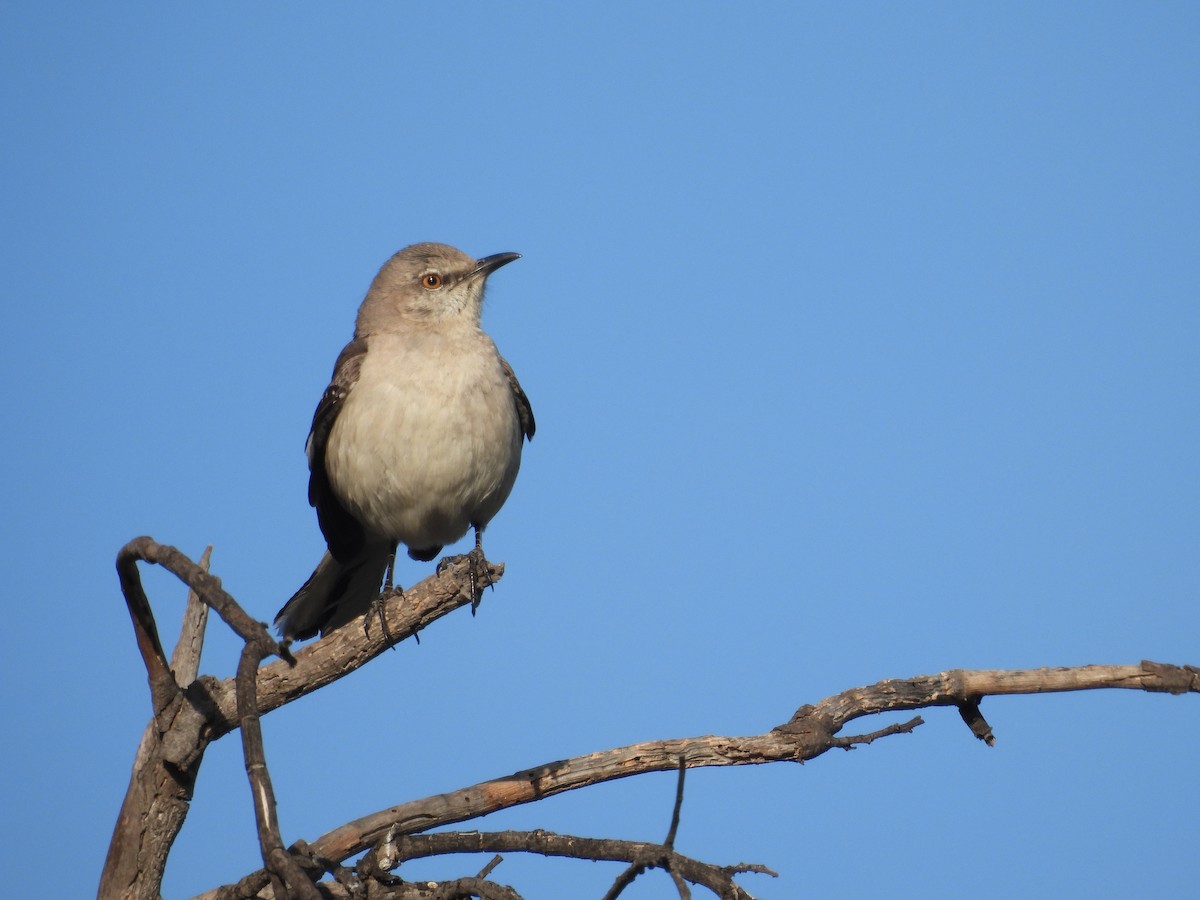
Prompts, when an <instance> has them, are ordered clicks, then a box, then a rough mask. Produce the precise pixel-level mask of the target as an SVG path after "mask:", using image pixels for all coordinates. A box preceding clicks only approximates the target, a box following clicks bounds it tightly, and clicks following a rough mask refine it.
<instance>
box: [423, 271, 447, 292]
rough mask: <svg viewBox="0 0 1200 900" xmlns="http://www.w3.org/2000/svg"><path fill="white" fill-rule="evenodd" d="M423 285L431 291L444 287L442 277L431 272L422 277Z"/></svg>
mask: <svg viewBox="0 0 1200 900" xmlns="http://www.w3.org/2000/svg"><path fill="white" fill-rule="evenodd" d="M421 284H423V285H424V286H425V287H427V288H428V289H429V290H431V291H436V290H437V289H438V288H440V287H441V286H442V276H441V275H439V274H438V273H437V272H430V273H429V274H427V275H423V276H421Z"/></svg>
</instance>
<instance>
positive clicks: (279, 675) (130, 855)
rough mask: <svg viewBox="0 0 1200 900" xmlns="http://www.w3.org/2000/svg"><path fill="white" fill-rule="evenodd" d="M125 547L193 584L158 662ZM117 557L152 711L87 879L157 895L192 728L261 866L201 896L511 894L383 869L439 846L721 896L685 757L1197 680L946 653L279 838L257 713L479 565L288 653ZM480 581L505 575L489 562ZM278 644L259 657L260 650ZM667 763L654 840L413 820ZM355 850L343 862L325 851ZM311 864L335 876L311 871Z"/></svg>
mask: <svg viewBox="0 0 1200 900" xmlns="http://www.w3.org/2000/svg"><path fill="white" fill-rule="evenodd" d="M139 561H145V562H154V563H158V564H161V565H164V566H165V567H167V568H168V569H170V570H171V571H172V572H174V573H175V574H176V575H178V576H179V577H180V578H181V579H182V580H184V581H185V582H186V583H187V584H188V585H189V586H190V587H191V588H192V590H193V596H192V597H191V598H190V599H189V605H188V612H187V613H186V614H185V625H184V629H183V634H182V635H181V637H180V640H179V642H178V645H177V647H176V650H175V654H174V656H173V658H172V661H171V663H170V664H168V662H167V660H166V657H165V654H164V653H163V650H162V646H161V643H160V641H159V638H158V632H157V627H156V625H155V622H154V618H153V615H152V613H151V611H150V605H149V602H148V601H147V599H146V597H145V594H144V593H143V592H142V588H141V581H140V578H139V576H138V574H137V563H138V562H139ZM117 568H118V572H119V574H120V578H121V587H122V591H123V593H124V594H125V598H126V603H127V606H128V608H129V612H130V616H131V620H132V622H133V627H134V633H135V638H136V642H137V646H138V649H139V651H140V652H141V654H142V658H143V661H144V663H145V665H146V670H147V675H148V678H149V682H150V695H151V701H152V713H153V718H152V720H151V722H150V724H149V725H148V726H147V728H146V732H145V733H144V735H143V737H142V742H141V745H140V746H139V748H138V753H137V757H136V759H135V762H134V769H133V775H132V777H131V779H130V785H129V789H128V792H127V794H126V797H125V801H124V804H123V805H122V808H121V812H120V816H119V817H118V821H117V825H116V828H115V829H114V832H113V838H112V843H111V846H110V848H109V854H108V859H107V861H106V864H105V869H104V872H103V875H102V878H101V883H100V891H99V896H100V897H101V898H102V900H108V898H118V897H120V898H147V900H153V898H157V897H158V892H159V885H160V883H161V879H162V873H163V869H164V867H165V863H166V859H167V854H168V853H169V852H170V848H171V845H172V843H173V841H174V839H175V836H176V835H177V834H178V833H179V829H180V828H181V827H182V825H183V821H184V818H185V816H186V815H187V810H188V803H189V801H190V799H191V794H192V788H193V786H194V784H195V779H196V773H197V771H198V770H199V766H200V763H201V761H202V760H203V756H204V751H205V749H206V748H207V746H208V744H209V743H210V742H211V741H213V740H216V739H218V738H220V737H222V736H223V735H225V734H227V733H229V732H230V731H233V730H235V729H239V730H240V731H241V734H242V739H243V749H244V755H245V760H246V770H247V777H248V779H249V782H250V786H251V797H252V802H253V805H254V811H255V815H256V819H257V821H258V824H259V841H260V846H261V849H262V855H263V860H264V866H265V867H264V868H263V869H261V870H259V871H257V872H252V873H250V874H248V875H247V876H246V877H245V878H243V879H241V880H240V881H239V882H238V883H237V884H235V885H227V886H225V887H222V888H217V889H214V890H213V891H210V892H208V893H207V894H204V895H202V896H203V897H205V898H208V900H218V898H234V897H242V898H248V897H255V896H259V897H284V896H289V897H303V898H306V900H307V898H314V897H348V896H367V897H393V898H409V897H426V898H428V897H447V898H449V897H467V896H475V897H495V898H505V900H512V898H519V895H518V894H517V893H516V892H515V891H514V890H513V889H512V888H509V887H505V886H502V885H498V884H496V883H494V882H492V881H489V880H488V879H487V875H488V872H489V871H490V867H489V869H485V871H484V872H482V873H480V874H479V875H477V876H475V877H473V878H463V879H458V880H456V881H455V882H444V883H442V884H441V885H437V886H436V887H429V886H425V885H411V884H404V883H401V882H399V881H398V880H396V879H392V878H390V877H389V876H388V874H387V873H388V871H390V870H391V869H392V868H394V867H395V866H397V865H399V863H401V862H403V861H404V860H406V859H412V858H416V857H418V856H427V855H433V854H442V853H465V852H480V851H492V852H513V851H520V852H530V853H540V854H543V855H560V856H572V857H576V858H580V859H591V860H600V859H604V860H619V861H624V862H627V863H629V868H628V869H627V870H626V872H625V873H623V874H622V875H621V876H620V877H619V878H618V880H617V882H616V883H615V884H614V886H613V889H612V890H611V891H610V892H609V896H610V897H616V896H617V895H618V894H620V893H621V891H622V890H623V889H624V886H625V885H626V884H628V883H629V882H631V881H632V880H633V879H634V878H636V877H637V875H638V874H639V873H640V872H641V871H643V870H645V869H647V868H662V869H664V870H666V871H667V872H668V873H669V874H670V876H671V877H672V878H673V879H674V880H675V883H676V886H677V888H678V890H679V892H680V895H681V896H687V895H688V892H689V889H688V887H687V884H688V883H691V884H695V885H702V886H704V887H707V888H708V889H709V890H711V891H713V893H715V894H717V895H718V896H721V897H731V898H748V897H749V896H750V895H749V894H748V893H746V892H745V890H744V889H743V888H741V887H740V886H738V885H737V884H736V883H735V882H734V881H733V876H734V875H735V874H738V873H741V872H751V871H753V872H768V873H769V870H768V869H766V868H765V867H763V866H758V865H744V864H739V865H735V866H716V865H713V864H710V863H704V862H700V861H697V860H691V859H688V858H687V857H684V856H681V855H680V854H678V853H676V852H675V850H674V847H673V841H674V833H675V826H676V825H677V824H678V817H679V804H680V802H681V801H682V779H683V775H684V773H685V772H686V770H687V769H690V768H696V767H700V766H731V765H754V764H759V763H767V762H804V761H805V760H808V759H812V758H813V757H815V756H819V755H820V754H822V753H825V752H826V751H827V750H830V749H833V748H843V749H848V748H850V747H852V746H854V745H857V744H867V743H871V742H873V741H875V740H878V739H880V738H883V737H887V736H890V735H895V734H903V733H908V732H911V731H912V730H913V729H914V728H916V727H918V726H919V725H921V724H922V720H921V718H920V717H919V716H918V717H914V718H913V719H911V720H910V721H908V722H906V723H903V724H899V725H890V726H888V727H886V728H882V729H880V730H878V731H874V732H869V733H865V734H856V735H842V734H841V731H842V729H843V728H845V726H846V725H848V724H849V723H850V722H852V721H854V720H855V719H858V718H862V717H864V716H870V715H874V714H877V713H884V712H895V711H901V710H907V711H911V710H917V709H924V708H929V707H938V706H953V707H956V708H957V709H958V711H959V713H960V714H961V715H962V718H963V721H964V722H965V723H966V724H967V726H968V727H969V728H970V730H971V732H972V733H973V734H974V735H975V736H976V737H978V738H979V739H980V740H982V741H984V742H985V743H987V744H989V745H990V744H991V743H993V742H994V740H995V738H994V735H993V733H992V729H991V726H990V725H989V724H988V722H987V721H986V719H984V717H983V714H982V712H981V710H980V701H981V700H982V698H984V697H986V696H989V695H1002V694H1039V693H1048V692H1061V691H1083V690H1096V689H1100V688H1110V689H1111V688H1119V689H1125V690H1139V691H1150V692H1166V693H1173V694H1183V693H1200V669H1198V668H1197V667H1195V666H1187V665H1185V666H1174V665H1164V664H1160V663H1152V662H1142V663H1140V664H1137V665H1113V666H1104V665H1099V666H1075V667H1069V668H1044V669H1015V670H1003V669H990V670H965V669H955V670H951V671H948V672H942V673H940V674H937V675H922V676H917V677H915V678H905V679H889V680H886V681H880V682H877V683H875V684H871V685H867V686H864V687H859V688H852V689H850V690H847V691H843V692H841V693H839V694H835V695H833V696H831V697H827V698H826V699H824V700H821V701H820V702H818V703H815V704H807V705H804V706H801V707H800V708H799V709H797V710H796V711H795V712H794V713H793V714H792V715H791V716H790V717H789V718H788V720H787V721H786V722H784V723H783V724H781V725H778V726H776V727H775V728H772V729H771V730H770V731H767V732H765V733H763V734H757V735H749V736H743V737H726V736H718V735H703V736H699V737H691V738H675V739H669V740H660V741H647V742H643V743H638V744H632V745H629V746H627V747H618V748H615V749H611V750H602V751H599V752H596V753H590V754H587V755H584V756H577V757H574V758H571V759H562V760H555V761H552V762H547V763H543V764H541V765H538V766H535V767H533V768H530V769H523V770H521V771H519V772H514V773H513V774H511V775H507V776H504V777H502V778H495V779H492V780H490V781H485V782H482V783H480V784H476V785H472V786H470V787H466V788H462V789H460V790H457V791H452V792H449V793H445V794H436V795H433V796H430V797H425V798H422V799H419V800H411V801H407V802H403V803H400V804H397V805H394V806H390V807H388V808H386V809H382V810H380V811H378V812H375V813H372V814H371V815H368V816H364V817H362V818H360V819H356V820H354V821H352V822H347V823H345V824H344V825H340V826H338V827H336V828H334V829H333V830H332V831H330V832H328V833H327V834H325V835H323V836H321V837H319V838H317V839H316V840H315V841H313V842H312V843H310V844H305V843H303V842H298V843H297V844H296V845H293V847H291V848H289V849H288V850H285V849H284V848H283V845H282V841H281V839H280V836H279V829H278V825H277V822H276V820H275V801H274V795H273V792H272V788H271V782H270V776H269V773H268V769H267V754H266V751H265V748H264V747H263V744H262V734H261V731H260V729H259V725H258V722H259V716H260V715H261V714H264V713H267V712H270V711H271V710H273V709H277V708H278V707H280V706H282V705H283V704H285V703H288V702H290V701H292V700H294V699H296V698H298V697H302V696H304V695H305V694H307V693H310V692H311V691H314V690H317V689H319V688H321V687H323V686H324V685H326V684H329V683H330V682H332V681H334V680H336V679H338V678H341V677H344V676H345V675H348V674H349V673H350V672H353V671H354V670H355V669H357V668H359V667H360V666H362V665H364V664H365V663H366V662H368V661H370V660H371V659H373V658H374V657H376V656H378V655H379V654H380V653H382V652H383V651H384V650H386V649H387V648H388V647H390V646H392V645H393V644H394V643H396V642H398V641H401V640H404V639H405V638H407V637H410V636H412V635H414V634H416V633H417V632H419V631H420V630H421V629H422V628H424V627H425V626H427V625H429V624H430V623H432V622H434V621H436V620H437V619H438V618H440V617H441V616H444V615H446V614H447V613H448V612H451V611H453V610H454V609H457V608H458V607H460V606H464V605H466V604H468V603H475V602H478V599H479V598H478V596H477V594H476V590H477V587H478V584H477V580H476V579H473V578H472V575H471V572H470V571H469V568H470V567H469V565H468V564H467V563H465V562H463V563H459V564H457V565H451V566H449V567H447V568H446V569H445V570H444V571H442V572H440V573H439V574H437V575H435V576H433V577H431V578H429V579H426V580H425V581H424V582H422V583H421V584H419V585H417V586H415V587H413V588H411V589H409V590H408V591H406V592H405V593H404V594H403V596H398V597H393V598H391V599H390V600H389V601H388V602H387V603H386V604H385V605H384V607H383V610H382V615H383V616H384V617H385V618H386V628H384V627H380V622H379V620H378V619H377V618H375V617H374V614H372V617H371V619H370V622H369V624H372V625H373V626H374V627H371V628H370V629H366V628H364V627H363V622H362V621H361V620H360V621H356V622H352V623H350V624H349V625H347V626H345V627H343V628H341V629H338V630H337V631H335V632H333V633H332V634H331V635H329V636H328V637H326V638H324V639H323V640H321V641H318V642H316V643H314V644H311V645H309V646H307V647H305V648H303V649H301V650H299V651H298V652H297V653H295V655H294V656H293V655H292V653H291V651H290V648H289V647H287V646H286V645H280V644H277V643H276V642H275V641H274V640H273V639H272V638H271V637H270V635H269V634H268V633H267V632H266V629H265V627H264V626H263V625H262V624H261V623H257V622H254V621H253V620H252V619H250V617H248V616H246V614H245V613H244V612H243V611H242V610H241V608H240V607H238V605H237V603H236V602H235V601H234V600H233V598H232V597H229V595H228V594H225V592H224V591H223V590H221V588H220V581H219V580H218V579H216V578H213V577H212V576H211V575H208V574H207V572H206V571H205V570H204V568H203V567H202V566H200V565H196V564H195V563H192V562H191V561H190V560H188V559H187V558H186V557H184V556H183V555H182V554H181V553H179V551H177V550H175V549H174V548H171V547H165V546H162V545H159V544H156V543H155V542H154V541H152V540H151V539H149V538H138V539H137V540H135V541H132V542H130V544H128V545H126V547H125V548H123V549H122V551H121V553H120V554H119V555H118V560H117ZM488 574H489V576H490V581H492V582H496V581H499V579H500V578H501V577H502V575H503V566H498V565H492V566H491V567H490V570H489V573H488ZM205 607H207V608H212V609H214V610H215V611H217V613H218V614H219V615H220V616H221V618H222V619H223V620H224V621H225V622H226V623H227V624H228V625H229V626H230V627H231V628H232V629H233V630H234V631H236V632H237V633H238V634H239V635H241V636H242V637H243V639H244V640H245V642H246V648H245V650H244V652H243V654H242V658H241V662H240V665H239V667H238V675H237V676H236V677H235V678H231V679H226V680H224V681H218V680H216V679H212V678H209V677H206V676H199V677H197V674H196V663H197V661H198V659H199V650H200V647H201V645H202V643H203V630H204V622H205V616H204V614H203V608H205ZM272 654H273V655H276V656H279V657H280V658H279V659H278V660H276V661H275V662H272V663H270V664H269V665H266V666H261V665H260V664H261V661H262V660H263V659H264V658H265V657H267V656H268V655H272ZM665 770H678V771H679V772H680V779H681V781H680V793H679V794H678V795H677V798H676V808H675V812H674V814H673V816H672V825H671V828H670V830H669V831H668V835H667V839H666V841H665V842H664V843H663V844H645V843H639V842H628V841H600V840H595V839H589V838H582V837H574V836H570V835H554V834H550V833H548V832H541V831H535V832H501V833H497V834H482V833H479V832H464V833H453V834H435V835H424V834H420V833H421V832H425V831H429V830H431V829H434V828H438V827H443V826H446V825H451V824H454V823H457V822H463V821H467V820H469V819H473V818H476V817H478V816H483V815H487V814H489V813H492V812H496V811H497V810H500V809H505V808H507V807H510V806H516V805H519V804H523V803H530V802H533V801H535V800H540V799H542V798H544V797H549V796H552V795H554V794H558V793H562V792H563V791H569V790H576V789H578V788H584V787H588V786H590V785H594V784H599V783H601V782H604V781H611V780H614V779H617V778H628V777H630V776H632V775H640V774H643V773H646V772H660V771H665ZM364 850H366V851H370V852H368V853H367V855H366V856H365V857H364V858H363V860H361V861H360V863H359V865H358V866H357V867H355V868H354V869H349V868H345V867H343V866H341V865H340V864H341V863H342V862H344V861H345V860H347V859H349V858H350V857H352V856H355V855H357V854H359V853H362V852H363V851H364ZM326 873H330V874H332V875H333V880H332V881H329V880H326V881H321V882H320V884H319V885H314V882H316V881H318V880H319V879H321V878H322V876H324V875H325V874H326Z"/></svg>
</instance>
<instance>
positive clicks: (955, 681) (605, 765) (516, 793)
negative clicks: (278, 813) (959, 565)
mask: <svg viewBox="0 0 1200 900" xmlns="http://www.w3.org/2000/svg"><path fill="white" fill-rule="evenodd" d="M1111 688H1118V689H1125V690H1141V691H1150V692H1166V693H1173V694H1181V693H1189V692H1191V693H1200V668H1197V667H1195V666H1173V665H1165V664H1160V663H1153V662H1143V663H1141V664H1140V665H1124V666H1074V667H1065V668H1045V669H1012V670H1005V669H985V670H968V669H954V670H951V671H948V672H942V673H940V674H938V675H922V676H918V677H916V678H907V679H889V680H886V681H880V682H877V683H875V684H872V685H867V686H865V687H859V688H852V689H850V690H847V691H843V692H841V693H839V694H835V695H833V696H831V697H828V698H826V699H824V700H822V701H821V702H819V703H817V704H812V705H805V706H802V707H800V708H799V709H798V710H797V711H796V712H795V713H794V714H793V715H792V717H791V718H790V719H789V720H788V721H787V722H786V723H784V724H782V725H779V726H777V727H776V728H773V729H772V730H770V731H768V732H766V733H764V734H759V735H751V736H748V737H723V736H716V735H706V736H703V737H693V738H680V739H673V740H664V741H647V742H644V743H639V744H631V745H629V746H626V747H619V748H615V749H612V750H604V751H600V752H597V753H590V754H587V755H584V756H577V757H573V758H571V759H564V760H556V761H554V762H549V763H545V764H543V765H540V766H536V767H534V768H532V769H525V770H522V771H519V772H515V773H513V774H512V775H508V776H505V777H503V778H496V779H493V780H491V781H485V782H481V783H479V784H476V785H473V786H471V787H467V788H463V789H460V790H457V791H452V792H450V793H445V794H436V795H433V796H430V797H426V798H423V799H420V800H413V801H409V802H406V803H401V804H398V805H396V806H392V807H389V808H387V809H383V810H380V811H378V812H375V813H371V814H370V815H367V816H363V817H362V818H359V819H355V820H354V821H351V822H347V823H346V824H344V825H341V826H339V827H338V828H335V829H334V830H332V831H330V832H328V833H326V834H325V835H323V836H321V837H319V838H317V839H316V840H315V841H313V842H312V843H311V844H310V845H308V849H309V850H311V852H313V853H314V854H316V855H317V856H318V857H321V858H324V859H328V860H334V861H338V862H340V861H342V860H345V859H347V858H349V857H351V856H353V855H355V854H357V853H361V852H362V851H364V850H367V849H369V848H370V847H372V846H373V845H375V844H377V843H378V842H380V841H381V840H384V839H385V838H387V837H388V835H389V833H391V834H392V835H393V836H394V835H396V834H415V833H418V832H424V831H428V830H430V829H433V828H438V827H444V826H447V825H452V824H455V823H457V822H463V821H466V820H468V819H474V818H477V817H479V816H484V815H488V814H489V813H493V812H496V811H498V810H501V809H507V808H509V807H512V806H519V805H521V804H524V803H531V802H533V801H536V800H540V799H542V798H544V797H550V796H553V795H554V794H559V793H563V792H565V791H570V790H576V789H579V788H583V787H588V786H590V785H593V784H598V783H601V782H604V781H611V780H615V779H618V778H627V777H629V776H631V775H640V774H645V773H648V772H661V771H666V770H668V769H674V768H676V767H678V766H679V764H680V760H681V759H683V760H684V761H685V763H686V766H687V767H688V768H696V767H700V766H730V765H754V764H759V763H767V762H781V761H787V762H804V761H806V760H809V759H813V758H815V757H817V756H820V755H821V754H822V753H824V752H826V751H827V750H830V749H833V748H843V749H845V748H849V747H851V746H854V745H856V744H866V743H870V742H871V741H874V740H876V739H878V738H880V737H884V736H887V735H891V734H898V733H906V732H909V731H912V730H913V729H914V728H915V727H916V726H917V725H919V724H920V719H919V718H918V719H913V720H911V721H909V722H907V723H904V724H901V725H892V726H889V727H887V728H883V729H881V730H879V731H876V732H872V733H870V734H866V735H859V736H854V737H839V736H838V732H839V731H841V729H842V728H843V727H844V726H845V725H846V724H847V723H849V722H851V721H853V720H855V719H858V718H861V717H863V716H868V715H874V714H877V713H885V712H895V711H902V710H914V709H924V708H929V707H936V706H956V707H960V706H962V705H963V704H967V703H971V702H974V703H976V704H977V703H978V701H979V700H980V699H981V698H982V697H984V696H988V695H995V696H1000V695H1011V694H1040V693H1050V692H1062V691H1082V690H1098V689H1111ZM487 849H493V848H487ZM494 849H497V850H498V849H500V848H494ZM260 875H262V873H256V874H255V875H251V876H248V877H247V878H246V879H243V884H245V885H249V884H252V883H255V880H256V878H257V877H259V876H260ZM262 883H264V884H265V875H263V876H262ZM202 896H208V895H202ZM213 896H215V894H214V895H213ZM228 896H236V895H228ZM243 896H245V895H243Z"/></svg>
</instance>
